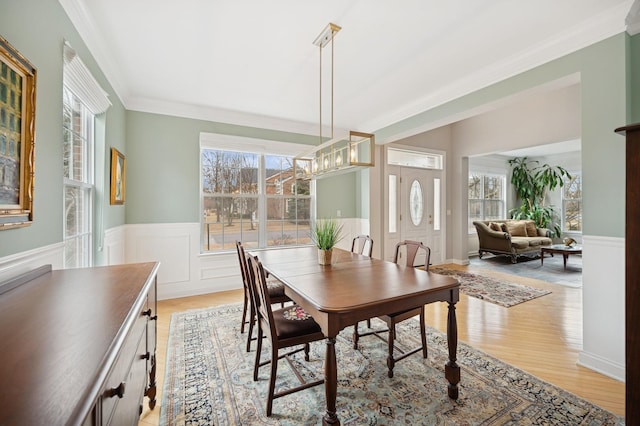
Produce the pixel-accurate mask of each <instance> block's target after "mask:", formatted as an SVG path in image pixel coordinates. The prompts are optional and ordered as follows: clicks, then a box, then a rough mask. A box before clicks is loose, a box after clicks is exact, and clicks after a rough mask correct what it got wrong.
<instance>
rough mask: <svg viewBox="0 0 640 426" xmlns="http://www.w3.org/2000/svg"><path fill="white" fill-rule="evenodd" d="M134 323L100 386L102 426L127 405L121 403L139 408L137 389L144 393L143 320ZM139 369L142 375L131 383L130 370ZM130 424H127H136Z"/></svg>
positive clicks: (139, 396)
mask: <svg viewBox="0 0 640 426" xmlns="http://www.w3.org/2000/svg"><path fill="white" fill-rule="evenodd" d="M139 315H140V316H139V317H138V318H137V319H136V322H135V324H134V325H133V327H132V329H131V332H130V333H129V335H128V336H127V338H126V340H125V342H124V345H123V346H122V350H121V351H120V354H119V356H118V359H117V360H116V362H115V364H114V366H113V369H112V370H111V372H110V374H109V377H108V378H107V381H106V383H105V386H104V390H103V392H102V424H104V425H107V424H110V422H111V420H110V419H111V417H112V415H113V413H114V410H115V409H116V406H117V405H130V404H129V403H127V402H125V401H131V400H134V402H135V404H136V405H139V404H140V403H141V401H142V396H141V395H140V393H139V392H138V390H139V389H140V388H142V389H144V386H145V384H146V377H145V374H144V370H145V369H146V358H143V356H144V355H146V353H147V349H146V343H147V342H146V340H147V339H146V337H147V333H146V327H147V317H146V316H144V315H143V314H142V313H140V314H139ZM139 365H142V369H143V374H142V377H141V378H137V377H134V378H135V379H137V382H132V381H131V377H130V376H131V373H132V371H133V370H135V369H136V368H138V366H139ZM131 414H133V415H135V414H139V411H138V410H134V411H133V413H131ZM135 419H136V421H134V422H133V423H127V424H136V422H137V417H136V418H135ZM111 424H114V425H116V424H117V425H118V426H120V425H124V424H125V423H111Z"/></svg>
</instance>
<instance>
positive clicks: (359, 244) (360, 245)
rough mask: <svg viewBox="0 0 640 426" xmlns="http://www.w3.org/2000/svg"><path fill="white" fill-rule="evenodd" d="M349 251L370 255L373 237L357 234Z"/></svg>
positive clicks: (355, 331)
mask: <svg viewBox="0 0 640 426" xmlns="http://www.w3.org/2000/svg"><path fill="white" fill-rule="evenodd" d="M351 252H352V253H358V254H361V255H363V256H367V257H371V253H372V252H373V239H372V238H371V237H370V236H368V235H364V234H361V235H358V236H357V237H355V238H354V239H353V241H352V242H351ZM367 327H368V328H371V320H370V319H368V320H367ZM358 336H359V335H358V324H357V323H356V325H354V326H353V349H358Z"/></svg>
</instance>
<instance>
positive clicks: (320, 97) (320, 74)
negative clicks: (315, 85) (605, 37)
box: [319, 45, 322, 143]
mask: <svg viewBox="0 0 640 426" xmlns="http://www.w3.org/2000/svg"><path fill="white" fill-rule="evenodd" d="M319 76H320V78H319V80H320V96H319V99H320V143H322V45H320V72H319Z"/></svg>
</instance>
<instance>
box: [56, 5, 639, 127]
mask: <svg viewBox="0 0 640 426" xmlns="http://www.w3.org/2000/svg"><path fill="white" fill-rule="evenodd" d="M59 1H60V3H61V4H62V5H63V7H64V8H65V10H66V11H67V14H68V15H69V16H70V18H71V20H72V22H73V23H74V25H75V26H76V28H77V29H78V31H79V33H80V34H81V36H82V37H83V39H84V40H85V42H86V44H87V46H88V47H89V49H90V50H91V52H92V53H93V55H94V57H95V58H96V61H97V62H98V64H99V65H100V67H101V68H102V70H103V71H104V73H105V75H106V76H107V78H108V79H109V81H110V83H111V85H112V86H113V87H114V89H115V91H116V92H117V94H118V96H119V97H120V99H121V100H122V102H123V104H124V105H125V107H126V108H128V109H132V110H139V111H147V112H158V113H165V114H171V115H178V116H185V117H192V118H203V119H208V120H213V121H223V122H229V123H236V124H242V125H248V126H256V127H264V128H273V129H278V130H288V131H295V132H302V133H309V134H317V132H318V121H319V105H318V104H319V74H320V64H319V52H318V50H319V48H318V47H316V46H314V45H313V41H314V39H315V38H316V37H317V36H318V35H319V34H320V32H321V31H322V30H323V28H324V27H325V26H326V25H327V24H328V23H329V22H333V23H335V24H337V25H340V26H341V27H342V30H341V31H340V32H339V33H338V34H337V35H336V38H335V53H334V54H335V56H334V69H335V82H334V84H335V86H334V117H335V118H334V120H335V127H336V129H339V128H344V129H347V128H348V129H353V130H360V131H375V130H378V129H381V128H383V127H385V126H387V125H390V124H393V123H395V122H397V121H399V120H401V119H404V118H407V117H409V116H412V115H414V114H416V113H419V112H422V111H425V110H427V109H429V108H433V107H435V106H437V105H440V104H442V103H444V102H446V101H448V100H451V99H455V98H457V97H459V96H462V95H464V94H466V93H470V92H472V91H474V90H477V89H480V88H482V87H485V86H487V85H489V84H491V83H495V82H497V81H500V80H503V79H505V78H507V77H509V76H512V75H514V74H517V73H520V72H522V71H525V70H527V69H530V68H532V67H534V66H537V65H540V64H542V63H544V62H547V61H549V60H552V59H554V58H557V57H560V56H563V55H566V54H567V53H570V52H572V51H575V50H577V49H580V48H582V47H585V46H587V45H589V44H592V43H594V42H596V41H599V40H602V39H604V38H606V37H609V36H611V35H614V34H618V33H620V32H622V31H624V30H625V28H626V27H625V18H626V17H627V15H628V14H629V11H630V9H631V6H632V4H633V0H561V1H559V0H519V1H513V0H399V1H390V0H324V1H322V2H319V1H315V2H314V1H303V0H271V1H265V0H180V1H178V0H174V1H171V0H59ZM329 52H330V51H329V50H327V49H324V51H323V53H324V56H323V61H324V62H323V74H328V71H329V69H330V68H329V67H330V56H329ZM324 85H325V89H327V88H328V87H329V82H328V81H327V78H325V81H324ZM329 101H330V92H329V91H326V92H325V93H324V94H323V103H324V106H325V107H326V106H328V105H329ZM328 111H329V110H328V108H327V109H326V110H325V113H324V115H323V121H324V123H325V124H327V123H328V122H329V120H330V117H329V113H328Z"/></svg>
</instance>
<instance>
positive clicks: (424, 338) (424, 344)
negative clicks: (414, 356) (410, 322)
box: [420, 306, 427, 359]
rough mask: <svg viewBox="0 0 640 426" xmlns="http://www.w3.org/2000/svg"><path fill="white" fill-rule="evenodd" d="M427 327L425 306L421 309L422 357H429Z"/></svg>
mask: <svg viewBox="0 0 640 426" xmlns="http://www.w3.org/2000/svg"><path fill="white" fill-rule="evenodd" d="M426 329H427V327H426V326H425V325H424V306H423V307H422V310H421V311H420V336H421V338H422V358H425V359H426V358H427V330H426Z"/></svg>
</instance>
